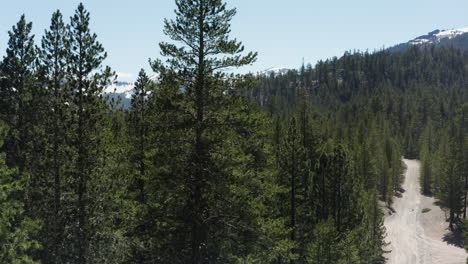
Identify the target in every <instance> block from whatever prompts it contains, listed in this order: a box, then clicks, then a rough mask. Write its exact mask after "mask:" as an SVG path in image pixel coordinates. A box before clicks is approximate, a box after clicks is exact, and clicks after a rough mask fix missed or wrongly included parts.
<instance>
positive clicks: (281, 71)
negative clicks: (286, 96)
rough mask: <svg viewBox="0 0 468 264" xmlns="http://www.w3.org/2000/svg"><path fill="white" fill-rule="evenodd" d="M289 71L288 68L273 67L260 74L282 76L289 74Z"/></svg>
mask: <svg viewBox="0 0 468 264" xmlns="http://www.w3.org/2000/svg"><path fill="white" fill-rule="evenodd" d="M288 71H289V69H288V68H284V67H273V68H269V69H266V70H264V71H262V72H260V75H267V76H269V75H271V74H274V75H282V74H285V73H286V72H288Z"/></svg>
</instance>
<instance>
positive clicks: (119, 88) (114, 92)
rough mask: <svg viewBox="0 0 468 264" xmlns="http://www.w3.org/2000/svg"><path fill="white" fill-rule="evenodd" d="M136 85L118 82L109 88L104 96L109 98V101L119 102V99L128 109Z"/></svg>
mask: <svg viewBox="0 0 468 264" xmlns="http://www.w3.org/2000/svg"><path fill="white" fill-rule="evenodd" d="M133 88H134V85H133V84H132V83H128V82H116V83H114V84H112V85H111V86H109V87H107V88H106V90H105V91H104V94H105V95H107V96H109V100H112V99H114V100H117V99H118V98H119V97H120V99H121V100H122V105H123V106H125V107H128V106H129V105H130V100H131V99H132V94H133Z"/></svg>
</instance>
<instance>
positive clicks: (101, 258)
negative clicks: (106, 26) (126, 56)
mask: <svg viewBox="0 0 468 264" xmlns="http://www.w3.org/2000/svg"><path fill="white" fill-rule="evenodd" d="M175 2H176V12H175V17H174V18H170V19H168V20H166V21H165V27H164V33H165V34H166V35H167V36H168V37H169V39H170V40H171V41H170V42H161V43H160V44H159V48H160V51H161V54H162V55H163V56H164V57H165V58H166V59H165V60H151V61H150V64H151V68H152V69H153V71H154V74H156V75H157V76H158V78H157V80H153V79H152V78H149V76H148V74H149V73H146V72H145V71H144V70H141V71H140V74H139V76H138V80H137V82H136V83H135V92H134V94H133V96H132V99H131V105H130V107H129V108H127V107H123V106H122V104H121V103H120V102H119V99H118V98H108V97H106V96H105V95H104V90H105V88H106V87H108V86H109V85H111V84H112V83H113V82H114V81H115V73H114V72H113V71H112V69H110V68H109V67H106V66H104V65H103V62H104V60H105V59H106V57H107V53H106V52H105V49H104V47H103V46H102V45H101V44H100V43H99V40H98V37H97V35H96V34H94V33H93V30H92V29H91V28H90V19H91V17H90V13H89V12H88V11H87V10H86V9H85V7H84V6H83V5H82V4H80V5H79V6H78V7H77V9H76V11H75V14H73V16H71V18H70V19H69V20H67V19H64V17H63V15H62V13H61V12H60V11H56V12H55V13H54V14H52V19H51V24H50V28H48V29H46V31H45V34H44V36H43V37H42V39H41V40H39V41H38V40H36V39H35V38H34V36H33V35H32V34H31V29H32V26H33V25H32V23H30V22H28V21H27V19H26V17H25V16H24V15H23V16H21V18H20V20H19V21H18V23H17V24H16V25H14V26H13V27H12V29H11V31H9V37H10V40H9V43H8V48H7V50H6V52H5V53H3V55H4V56H3V60H2V62H1V66H0V119H1V122H0V139H1V140H0V142H1V143H2V144H1V145H2V147H1V151H0V152H1V153H2V154H1V155H0V189H1V190H2V191H1V193H0V262H1V263H79V264H84V263H193V264H201V263H203V264H205V263H276V264H280V263H297V264H300V263H311V264H312V263H317V264H323V263H346V264H351V263H356V264H357V263H384V262H385V258H384V246H385V244H386V242H385V228H384V226H383V221H384V218H383V215H384V209H385V210H392V203H393V200H394V199H395V196H399V195H401V193H402V192H403V190H402V189H401V184H402V181H403V178H402V173H403V171H404V169H405V168H404V165H403V163H402V160H401V158H402V156H405V157H407V158H420V159H421V160H422V163H423V166H422V175H423V177H422V180H421V185H422V186H423V190H424V192H425V193H427V194H435V195H436V197H438V198H439V199H440V201H441V205H442V206H443V207H444V208H448V209H449V211H450V225H451V226H452V225H453V226H454V228H455V226H457V225H460V221H461V220H463V219H464V218H465V217H466V191H467V181H468V175H467V173H468V168H467V167H466V166H467V164H468V162H467V159H468V158H467V155H468V147H467V146H468V144H467V131H468V128H467V126H468V121H467V115H468V108H467V104H466V102H467V101H468V93H467V92H468V90H467V87H468V86H467V85H468V83H467V82H468V53H467V52H464V51H460V50H457V49H454V48H446V47H428V48H424V47H422V48H421V47H413V48H411V49H409V50H407V51H403V52H388V51H380V52H375V53H346V54H345V55H344V56H342V57H340V58H333V59H329V60H326V61H321V62H319V63H317V65H315V66H311V65H308V66H303V67H302V68H301V69H300V70H298V71H288V72H286V73H284V74H280V75H271V76H253V75H236V74H231V73H229V71H226V70H229V69H233V68H238V67H241V66H244V65H250V64H252V63H254V62H255V61H256V59H257V56H258V55H257V53H255V52H245V51H244V50H245V49H244V46H243V45H242V43H241V42H239V41H237V40H236V39H234V38H233V37H232V36H230V22H231V19H232V18H233V17H234V16H235V14H236V10H235V9H229V8H228V7H227V6H226V4H225V3H223V1H221V0H193V1H192V0H177V1H175ZM149 55H151V54H149ZM152 74H153V73H152Z"/></svg>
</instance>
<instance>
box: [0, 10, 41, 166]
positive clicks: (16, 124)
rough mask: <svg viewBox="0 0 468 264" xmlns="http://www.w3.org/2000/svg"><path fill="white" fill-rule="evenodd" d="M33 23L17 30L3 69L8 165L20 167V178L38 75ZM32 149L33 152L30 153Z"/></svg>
mask: <svg viewBox="0 0 468 264" xmlns="http://www.w3.org/2000/svg"><path fill="white" fill-rule="evenodd" d="M31 30H32V23H28V22H26V18H25V16H24V15H22V16H21V18H20V20H19V21H18V23H17V24H16V25H15V26H13V29H12V31H9V32H8V35H9V36H10V39H9V42H8V48H7V50H6V56H5V57H4V59H3V63H2V66H1V70H2V75H3V78H2V87H1V94H0V97H1V98H0V99H1V103H2V107H0V108H1V111H2V113H1V116H2V120H4V121H6V123H7V125H8V126H9V127H10V131H9V132H10V135H9V136H8V138H7V139H6V144H5V146H4V149H5V150H6V153H7V157H8V160H7V164H8V165H9V166H13V167H17V168H18V170H19V174H20V175H23V173H24V172H25V166H26V160H27V155H28V153H29V152H28V150H30V147H31V146H30V145H31V141H29V139H31V138H30V136H31V135H30V133H31V132H30V131H29V129H28V126H30V125H31V122H30V121H31V119H30V118H32V117H31V115H29V114H31V113H33V112H32V109H31V100H32V98H33V89H34V87H33V85H34V77H35V76H34V74H35V63H34V62H35V57H36V49H35V46H34V35H31ZM28 148H29V149H28Z"/></svg>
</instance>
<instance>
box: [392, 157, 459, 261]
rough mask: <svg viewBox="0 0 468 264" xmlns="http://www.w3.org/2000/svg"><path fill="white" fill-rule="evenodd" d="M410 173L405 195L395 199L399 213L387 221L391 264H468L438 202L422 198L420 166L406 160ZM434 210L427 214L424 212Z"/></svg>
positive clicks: (407, 178)
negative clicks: (437, 204) (425, 209)
mask: <svg viewBox="0 0 468 264" xmlns="http://www.w3.org/2000/svg"><path fill="white" fill-rule="evenodd" d="M404 162H405V164H406V166H407V167H408V170H407V171H406V173H405V176H406V179H405V183H404V184H403V189H404V190H405V192H404V193H403V196H402V197H401V198H395V202H394V205H393V208H394V209H395V211H396V212H395V213H394V214H392V215H388V216H386V218H385V227H386V228H387V239H386V241H387V242H390V243H391V244H390V245H389V246H388V247H387V248H386V250H391V253H388V254H386V257H387V258H388V262H387V263H390V264H465V263H466V259H467V257H468V255H467V254H466V253H465V250H464V249H463V248H461V247H459V246H460V244H461V241H460V239H459V238H457V237H456V236H455V237H454V236H453V235H452V233H451V232H450V231H449V229H448V223H446V222H445V213H444V212H443V211H442V210H441V209H440V208H439V207H438V206H436V205H434V202H435V200H434V198H431V197H426V196H423V195H421V192H420V187H419V166H420V165H419V162H418V161H415V160H404ZM424 208H427V209H430V211H429V212H426V213H423V212H422V211H423V209H424Z"/></svg>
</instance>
